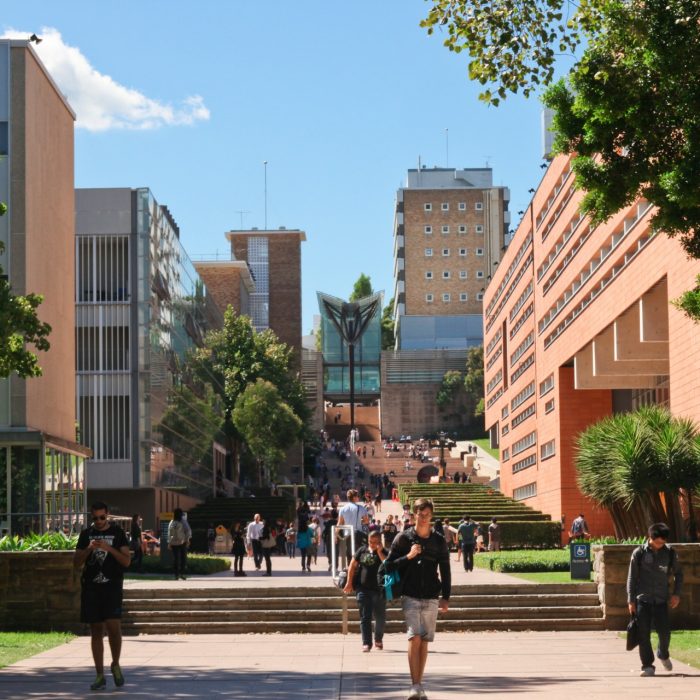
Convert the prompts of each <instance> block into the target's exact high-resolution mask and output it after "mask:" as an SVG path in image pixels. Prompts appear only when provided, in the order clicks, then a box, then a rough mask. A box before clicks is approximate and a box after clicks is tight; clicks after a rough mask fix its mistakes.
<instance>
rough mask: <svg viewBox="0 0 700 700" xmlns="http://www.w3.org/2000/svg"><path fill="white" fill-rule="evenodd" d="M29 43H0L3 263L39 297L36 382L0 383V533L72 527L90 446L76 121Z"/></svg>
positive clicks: (16, 282)
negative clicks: (82, 396) (78, 374)
mask: <svg viewBox="0 0 700 700" xmlns="http://www.w3.org/2000/svg"><path fill="white" fill-rule="evenodd" d="M74 119H75V115H74V113H73V111H72V109H71V107H70V105H69V104H68V103H67V101H66V99H65V97H64V96H63V95H62V94H61V92H60V91H59V90H58V88H57V87H56V85H55V83H54V82H53V80H52V79H51V76H50V75H49V74H48V72H47V71H46V69H45V68H44V66H43V64H42V63H41V61H40V60H39V58H38V57H37V55H36V54H35V53H34V51H33V50H32V48H31V46H30V45H29V43H28V42H25V41H5V40H3V41H0V152H1V153H2V158H0V201H3V202H6V203H7V205H8V211H7V214H6V215H5V216H3V217H0V241H2V243H3V245H4V253H3V254H2V255H0V266H2V268H3V271H4V273H5V274H6V275H8V278H9V282H10V284H11V286H12V291H13V292H14V293H15V294H26V293H29V292H33V293H36V294H41V295H43V297H44V301H43V303H42V304H41V306H40V307H39V309H38V316H39V318H40V319H41V320H42V321H44V322H47V323H49V324H50V325H51V329H52V330H51V334H50V336H49V342H50V343H51V349H50V350H49V351H48V352H46V353H40V354H39V363H40V366H41V367H42V370H43V375H42V376H41V377H37V378H33V379H20V378H19V377H17V376H16V375H12V376H10V377H9V379H6V380H0V527H2V529H9V530H11V531H12V532H15V533H21V532H25V531H29V530H32V531H43V530H44V529H46V528H49V527H51V528H53V527H62V526H63V525H69V526H70V525H71V524H72V523H74V522H75V520H79V519H81V518H82V514H83V513H84V511H85V464H84V460H85V457H86V455H87V454H89V450H87V449H86V448H84V447H82V446H81V445H79V444H77V442H76V412H75V380H74V376H75V375H74V358H75V336H74V333H75V307H74V305H73V303H72V301H73V286H74V279H75V255H74V245H73V234H74V203H73V202H74V194H73V187H74V180H73V122H74Z"/></svg>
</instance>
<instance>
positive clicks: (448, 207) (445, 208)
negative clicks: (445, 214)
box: [441, 202, 450, 211]
mask: <svg viewBox="0 0 700 700" xmlns="http://www.w3.org/2000/svg"><path fill="white" fill-rule="evenodd" d="M441 209H442V210H443V211H449V210H450V204H449V202H443V203H442V207H441Z"/></svg>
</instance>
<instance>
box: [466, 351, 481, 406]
mask: <svg viewBox="0 0 700 700" xmlns="http://www.w3.org/2000/svg"><path fill="white" fill-rule="evenodd" d="M464 388H465V390H466V392H467V396H468V397H469V400H470V402H471V404H472V406H474V415H476V416H478V415H483V413H484V411H483V399H484V346H483V345H478V346H476V347H473V348H469V350H468V352H467V364H466V372H465V374H464ZM480 406H481V408H480V410H481V412H480V413H479V412H478V411H479V407H480Z"/></svg>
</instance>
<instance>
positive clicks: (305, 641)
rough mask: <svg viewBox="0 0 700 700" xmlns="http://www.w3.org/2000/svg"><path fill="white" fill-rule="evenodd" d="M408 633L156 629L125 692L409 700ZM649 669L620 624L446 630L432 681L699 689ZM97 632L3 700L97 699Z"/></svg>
mask: <svg viewBox="0 0 700 700" xmlns="http://www.w3.org/2000/svg"><path fill="white" fill-rule="evenodd" d="M405 646H406V644H405V640H404V637H403V635H399V634H392V635H387V637H385V648H384V651H376V650H373V651H372V652H371V653H369V654H363V653H362V651H361V648H360V639H359V636H357V635H355V636H353V635H351V636H348V637H343V636H342V635H339V634H337V635H268V636H264V635H171V636H163V635H157V636H156V635H154V636H141V637H131V638H128V637H127V638H126V639H125V642H124V651H123V656H122V667H123V669H124V673H125V675H126V680H127V683H126V685H125V686H124V688H122V689H120V690H115V689H114V687H113V684H112V679H111V678H109V679H108V681H109V685H108V690H107V691H103V692H102V695H115V696H116V695H118V696H121V697H125V698H156V697H158V698H187V699H194V698H207V699H213V698H231V699H241V700H242V699H243V698H261V699H266V698H290V699H293V700H306V699H307V698H308V699H309V700H329V699H332V700H352V699H353V698H367V699H369V698H372V699H373V700H384V699H386V700H399V699H401V698H405V696H406V694H407V691H408V687H409V683H408V672H407V662H406V654H405ZM674 666H675V668H674V671H673V673H671V674H667V673H665V672H663V671H660V672H659V675H658V676H657V677H655V678H640V677H639V675H638V674H639V659H638V656H637V653H636V652H629V653H628V652H626V651H625V650H624V640H622V639H620V638H619V637H618V636H617V634H616V633H614V632H517V633H515V632H513V633H510V632H493V633H463V634H455V633H450V634H447V633H445V634H439V635H438V638H437V639H436V641H435V643H434V644H433V645H432V646H431V654H430V657H429V659H428V666H427V672H426V677H425V687H426V692H427V693H428V697H429V698H430V699H431V700H448V699H450V700H451V699H455V700H456V699H457V698H465V697H470V696H476V695H477V694H479V695H482V694H485V695H488V697H490V698H494V699H495V698H501V697H509V696H513V695H515V696H516V697H518V698H523V699H524V698H547V697H550V698H566V697H571V698H583V697H585V698H593V699H597V698H601V699H602V698H610V699H611V700H612V699H613V698H614V699H615V700H619V699H620V698H632V697H634V698H659V697H663V698H673V699H674V700H685V699H687V700H691V699H692V700H697V698H698V697H700V671H698V670H695V669H692V668H690V667H688V666H686V665H684V664H681V663H679V662H675V664H674ZM93 676H94V672H93V670H92V663H91V659H90V640H89V639H88V638H87V637H80V638H78V639H76V640H74V641H73V642H71V643H70V644H66V645H64V646H60V647H57V648H55V649H52V650H51V651H47V652H44V653H43V654H39V655H38V656H35V657H33V658H30V659H26V660H24V661H21V662H19V663H17V664H14V665H13V666H10V667H8V668H5V669H3V670H1V671H0V697H2V698H3V699H4V700H24V699H26V698H37V699H41V700H51V699H54V698H82V697H90V696H92V697H94V696H95V693H90V692H89V691H87V687H88V685H89V684H90V683H91V682H92V680H93Z"/></svg>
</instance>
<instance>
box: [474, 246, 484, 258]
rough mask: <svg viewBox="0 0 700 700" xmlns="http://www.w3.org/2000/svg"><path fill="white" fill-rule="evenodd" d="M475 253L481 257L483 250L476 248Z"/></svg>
mask: <svg viewBox="0 0 700 700" xmlns="http://www.w3.org/2000/svg"><path fill="white" fill-rule="evenodd" d="M475 252H476V254H477V255H479V256H481V255H483V254H484V249H483V248H477V249H476V251H475Z"/></svg>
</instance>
